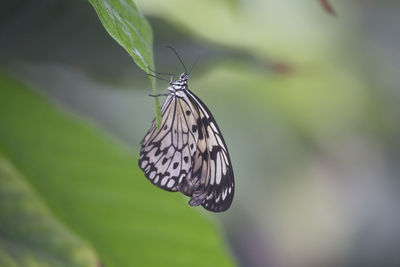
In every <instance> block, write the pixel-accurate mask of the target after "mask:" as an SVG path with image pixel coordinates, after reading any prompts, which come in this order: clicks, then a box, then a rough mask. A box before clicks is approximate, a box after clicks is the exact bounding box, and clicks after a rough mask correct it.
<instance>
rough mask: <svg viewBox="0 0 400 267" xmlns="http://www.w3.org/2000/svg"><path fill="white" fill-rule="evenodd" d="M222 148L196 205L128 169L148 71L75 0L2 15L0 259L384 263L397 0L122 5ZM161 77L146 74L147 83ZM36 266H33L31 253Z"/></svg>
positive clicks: (397, 156) (394, 209)
mask: <svg viewBox="0 0 400 267" xmlns="http://www.w3.org/2000/svg"><path fill="white" fill-rule="evenodd" d="M135 3H136V5H137V6H138V8H139V10H140V11H141V12H142V13H143V14H144V15H145V16H146V17H147V18H148V19H149V22H150V24H151V26H152V28H153V33H154V58H155V64H156V67H157V70H158V71H162V72H172V73H175V74H179V73H181V72H183V70H182V67H181V65H180V63H179V61H178V59H177V58H176V56H175V55H174V54H172V53H171V51H170V50H168V49H166V48H165V47H164V46H165V45H171V46H173V47H174V48H175V49H176V50H178V52H179V53H180V55H181V57H182V58H183V59H184V62H185V64H186V65H189V66H190V65H191V64H193V63H194V62H195V61H196V58H198V57H199V58H200V59H199V61H198V63H197V65H196V66H195V68H194V70H193V72H192V74H191V80H190V81H189V88H190V89H191V90H192V91H193V92H194V93H195V94H197V95H198V96H199V97H200V98H201V99H202V100H203V101H204V102H205V103H206V104H207V106H208V107H209V108H210V110H211V111H212V112H213V114H214V116H215V118H216V120H217V122H218V124H219V126H220V128H221V131H222V133H223V135H224V137H225V140H226V143H227V145H228V147H229V151H230V154H231V158H232V162H233V166H234V172H235V179H236V195H235V198H234V202H233V205H232V207H231V209H230V210H229V211H228V212H226V213H223V214H209V213H207V212H205V211H203V210H202V209H201V208H191V207H189V206H188V205H187V204H186V202H187V199H186V198H184V197H181V196H179V195H178V194H171V193H168V192H163V191H162V190H159V189H157V188H154V186H152V185H151V184H150V183H149V182H148V181H147V180H146V178H145V177H144V175H143V173H142V172H141V171H140V170H139V168H138V167H137V156H138V153H139V142H140V140H141V139H142V137H143V136H144V134H145V133H146V132H147V130H148V128H149V127H150V124H151V120H152V118H153V117H154V105H153V99H152V98H151V97H148V94H149V93H151V89H150V85H149V82H148V79H147V77H146V75H145V74H144V72H143V71H141V70H140V69H139V68H138V67H137V66H136V65H135V64H134V62H133V60H132V59H131V58H130V57H129V55H128V54H127V53H126V51H125V50H124V49H123V48H122V47H120V46H119V45H118V44H117V43H116V42H115V41H114V40H113V39H112V38H111V37H110V36H109V35H108V34H107V33H106V31H105V30H104V28H103V27H102V25H101V23H100V21H99V19H98V18H97V15H96V13H95V12H94V10H93V8H92V7H91V6H90V4H89V3H88V2H86V1H78V0H73V1H54V0H53V1H52V0H42V1H33V0H32V1H28V0H27V1H9V2H6V3H3V4H2V7H1V9H0V185H1V187H0V266H102V265H104V266H232V265H238V266H268V267H281V266H283V267H286V266H287V267H302V266H400V255H399V249H400V212H399V208H398V206H399V204H400V179H399V175H400V169H399V168H400V167H399V164H400V90H399V84H400V71H399V70H400V53H399V51H400V27H399V26H400V16H399V14H400V2H399V1H395V0H392V1H390V0H387V1H377V0H375V1H374V0H364V1H361V0H351V1H344V0H338V1H333V0H332V1H331V4H332V5H333V7H334V9H335V11H336V13H337V16H332V15H330V14H327V13H326V12H325V11H324V9H323V8H322V7H321V5H320V2H319V1H316V0H315V1H296V0H290V1H277V0H268V1H262V0H246V1H245V0H213V1H212V0H202V1H199V0H197V1H194V0H136V1H135ZM166 87H167V83H164V82H162V81H161V82H158V90H159V92H166ZM35 264H36V265H35Z"/></svg>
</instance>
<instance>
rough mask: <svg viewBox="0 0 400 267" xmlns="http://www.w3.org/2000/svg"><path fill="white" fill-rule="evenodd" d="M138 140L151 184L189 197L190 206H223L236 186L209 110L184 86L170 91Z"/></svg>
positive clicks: (213, 208) (217, 209)
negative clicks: (157, 115) (158, 120)
mask: <svg viewBox="0 0 400 267" xmlns="http://www.w3.org/2000/svg"><path fill="white" fill-rule="evenodd" d="M161 112H162V121H161V127H160V128H159V129H157V127H156V124H155V121H154V120H153V124H152V126H151V128H150V130H149V132H148V133H147V134H146V136H145V137H144V138H143V140H142V142H141V145H142V147H141V151H140V159H139V167H140V168H141V169H142V170H143V171H144V173H145V176H146V177H147V179H149V180H150V181H151V182H152V183H153V184H154V185H156V186H158V187H160V188H162V189H164V190H167V191H179V192H181V193H183V194H185V195H186V196H189V197H190V200H189V204H190V205H191V206H199V205H202V206H203V207H204V208H205V209H207V210H209V211H213V212H222V211H225V210H227V209H228V208H229V207H230V205H231V203H232V199H233V195H234V191H235V184H234V176H233V170H232V164H231V160H230V158H229V153H228V149H227V147H226V144H225V141H224V139H223V137H222V135H221V132H220V130H219V128H218V125H217V123H216V122H215V119H214V117H213V116H212V114H211V112H210V111H209V109H208V108H207V107H206V106H205V105H204V103H203V102H202V101H201V100H200V99H199V98H198V97H197V96H195V95H194V94H193V93H192V92H191V91H189V89H187V87H184V90H179V94H178V93H176V92H174V91H173V93H171V94H170V95H169V96H168V97H167V99H166V100H165V102H164V104H163V106H162V109H161Z"/></svg>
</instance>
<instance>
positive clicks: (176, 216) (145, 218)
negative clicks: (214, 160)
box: [0, 76, 233, 266]
mask: <svg viewBox="0 0 400 267" xmlns="http://www.w3.org/2000/svg"><path fill="white" fill-rule="evenodd" d="M0 81H1V83H0V84H1V90H0V140H1V141H0V142H1V143H0V147H1V148H2V151H3V152H4V154H5V155H6V156H7V157H9V158H10V160H11V161H12V162H14V164H15V166H17V167H18V169H19V170H20V172H21V173H23V174H24V176H25V177H26V179H28V180H29V182H30V183H32V185H33V186H34V188H36V190H37V192H38V193H39V194H40V196H41V197H42V198H43V199H44V200H45V201H46V203H47V204H48V205H49V207H50V208H51V209H52V210H53V212H54V214H55V215H56V216H57V217H58V218H59V219H60V220H61V221H62V222H63V223H65V224H66V225H67V226H68V227H69V228H70V229H72V230H73V231H74V232H75V233H77V234H78V235H79V236H81V237H82V238H84V239H85V240H88V242H90V243H91V244H92V245H93V247H94V248H95V250H96V251H97V253H98V255H99V260H100V261H101V262H102V263H103V264H105V265H106V266H130V265H143V266H188V265H190V266H215V265H218V266H231V265H232V264H233V263H232V261H231V260H230V259H229V257H228V256H227V254H226V252H225V249H224V248H223V245H222V244H221V241H220V240H219V237H218V234H217V233H216V231H215V228H214V226H213V224H212V223H211V222H210V221H208V220H207V219H206V218H204V217H203V216H202V215H200V214H199V213H198V212H197V211H196V210H195V209H189V208H188V207H187V204H186V203H185V201H182V199H181V196H179V195H178V194H171V193H169V192H162V191H161V190H159V189H157V188H155V187H153V186H149V182H148V181H147V180H146V179H144V178H143V175H142V173H141V171H140V170H139V169H138V168H137V167H136V164H137V163H136V162H137V158H136V157H134V156H133V155H131V154H130V153H129V152H128V151H126V149H124V148H123V147H121V146H120V145H118V144H117V143H116V142H115V141H112V140H110V139H109V138H107V137H105V136H104V135H103V134H101V133H99V131H98V130H97V129H96V128H95V127H93V126H87V125H84V123H83V122H82V121H79V119H77V118H75V119H72V118H70V117H69V116H66V115H65V114H63V113H61V112H59V111H57V110H55V109H54V107H52V106H51V105H49V104H48V103H47V102H45V101H44V100H43V99H42V98H41V97H39V96H38V95H37V94H36V93H34V92H32V91H30V90H28V89H26V88H24V86H22V85H21V84H20V83H17V82H15V81H14V80H12V79H9V78H6V77H5V76H1V79H0ZM4 208H6V207H4ZM15 219H17V220H18V219H19V218H15ZM8 220H10V218H8ZM27 222H28V221H25V223H27ZM9 224H11V221H10V222H9ZM27 227H29V225H27ZM46 237H47V238H51V237H50V236H46ZM20 238H21V239H22V240H23V241H25V239H26V238H29V235H21V236H20ZM22 240H21V242H23V241H22ZM2 253H5V252H2ZM65 253H67V252H65ZM155 255H156V256H155ZM204 255H207V257H204Z"/></svg>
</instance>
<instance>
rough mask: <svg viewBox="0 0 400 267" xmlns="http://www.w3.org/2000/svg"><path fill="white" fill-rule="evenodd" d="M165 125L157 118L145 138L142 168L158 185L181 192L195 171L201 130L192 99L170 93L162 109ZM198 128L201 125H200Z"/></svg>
mask: <svg viewBox="0 0 400 267" xmlns="http://www.w3.org/2000/svg"><path fill="white" fill-rule="evenodd" d="M161 112H162V121H161V127H160V128H159V129H157V127H156V124H155V121H153V124H152V127H151V128H150V130H149V132H148V133H147V134H146V136H145V137H144V139H143V141H142V143H141V144H142V148H141V151H140V159H139V167H140V168H141V169H142V170H143V171H144V173H145V176H146V177H147V178H148V179H149V180H150V181H151V182H152V183H153V184H154V185H156V186H158V187H160V188H162V189H164V190H167V191H178V188H179V187H178V185H179V184H180V183H181V182H182V181H183V179H189V180H190V176H191V172H192V164H191V162H192V157H193V155H194V154H195V151H196V144H197V141H198V133H197V132H193V127H192V126H193V125H196V123H197V122H196V119H195V116H196V110H193V107H192V106H191V105H190V103H189V102H187V101H183V100H182V99H181V98H178V97H176V96H173V95H170V96H168V97H167V99H166V100H165V102H164V104H163V106H162V109H161ZM196 127H197V126H196Z"/></svg>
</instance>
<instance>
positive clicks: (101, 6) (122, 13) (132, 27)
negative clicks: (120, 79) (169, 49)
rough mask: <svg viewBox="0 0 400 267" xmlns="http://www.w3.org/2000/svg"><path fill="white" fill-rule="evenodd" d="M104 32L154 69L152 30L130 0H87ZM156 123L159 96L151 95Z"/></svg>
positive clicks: (141, 63) (143, 65)
mask: <svg viewBox="0 0 400 267" xmlns="http://www.w3.org/2000/svg"><path fill="white" fill-rule="evenodd" d="M89 2H90V3H91V4H92V6H93V7H94V9H95V10H96V12H97V15H98V16H99V19H100V20H101V22H102V23H103V26H104V27H105V28H106V30H107V32H108V33H109V34H110V35H111V36H112V37H113V38H114V39H115V40H116V41H117V42H118V43H119V44H120V45H121V46H122V47H124V48H125V50H126V51H127V52H128V53H129V55H131V57H132V58H133V59H134V60H135V62H136V64H137V65H138V66H139V67H140V68H141V69H142V70H144V71H145V72H146V73H151V72H150V70H149V68H150V69H151V70H154V69H155V68H154V60H153V32H152V30H151V26H150V24H149V23H148V22H147V20H146V18H145V17H144V16H143V15H142V14H140V12H139V10H137V8H136V6H135V3H134V2H133V1H125V0H112V1H108V0H89ZM149 79H150V81H151V84H152V87H153V94H154V95H155V94H157V91H156V82H155V79H154V77H152V76H149ZM154 105H155V109H156V121H157V126H158V127H159V126H160V124H161V110H160V104H159V102H158V98H157V97H155V98H154Z"/></svg>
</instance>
